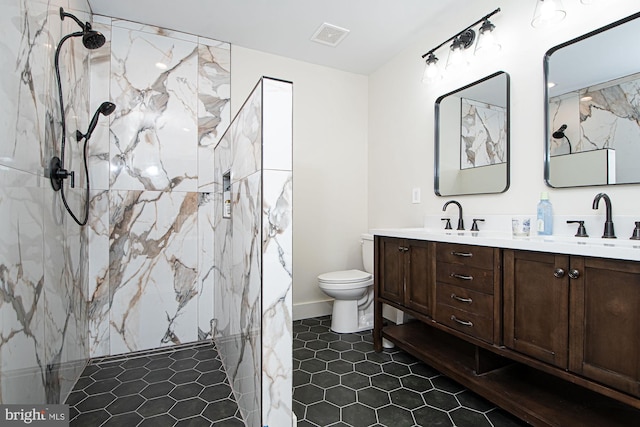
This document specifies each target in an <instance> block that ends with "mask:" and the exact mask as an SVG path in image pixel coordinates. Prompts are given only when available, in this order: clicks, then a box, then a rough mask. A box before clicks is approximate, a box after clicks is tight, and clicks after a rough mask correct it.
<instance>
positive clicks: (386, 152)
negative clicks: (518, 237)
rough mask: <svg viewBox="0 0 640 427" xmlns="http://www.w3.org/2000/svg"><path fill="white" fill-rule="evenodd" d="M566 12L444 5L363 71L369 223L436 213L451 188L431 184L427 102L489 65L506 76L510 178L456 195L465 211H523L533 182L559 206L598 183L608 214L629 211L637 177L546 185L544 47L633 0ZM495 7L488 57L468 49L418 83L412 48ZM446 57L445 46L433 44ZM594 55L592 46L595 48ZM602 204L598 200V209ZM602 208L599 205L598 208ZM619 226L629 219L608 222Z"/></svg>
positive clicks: (574, 4)
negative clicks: (540, 22) (463, 57)
mask: <svg viewBox="0 0 640 427" xmlns="http://www.w3.org/2000/svg"><path fill="white" fill-rule="evenodd" d="M564 6H565V9H566V10H567V17H566V18H565V20H564V21H562V22H561V23H560V24H557V25H556V26H555V27H553V28H547V29H534V28H532V27H531V26H530V21H531V18H532V15H533V10H534V7H535V2H534V1H521V0H518V1H516V0H510V1H505V0H502V1H497V0H486V1H482V2H469V5H468V7H467V9H465V10H458V9H456V10H451V11H449V12H448V13H447V14H444V15H442V16H441V17H440V19H438V21H437V23H436V25H434V26H432V27H430V28H429V29H428V32H426V31H425V33H424V34H423V35H422V36H421V37H419V38H417V40H416V42H415V43H414V44H413V45H411V46H409V47H407V48H406V49H405V50H404V51H403V52H401V53H400V54H399V55H397V56H396V57H395V58H394V59H393V60H392V61H390V62H388V63H387V64H385V65H384V66H383V67H381V68H380V69H379V70H377V71H376V72H374V73H373V74H372V75H370V76H369V227H370V228H377V227H408V226H422V224H423V217H424V215H425V214H433V215H438V214H439V213H440V212H441V209H442V205H443V204H444V202H446V201H447V200H449V199H451V198H448V197H447V198H445V197H437V196H435V194H434V193H433V170H434V166H433V141H434V103H435V100H436V98H437V97H438V96H440V95H442V94H445V93H448V92H451V91H452V90H455V89H457V88H459V87H462V86H464V85H466V84H468V83H471V82H473V81H476V80H478V79H480V78H482V77H484V76H487V75H489V74H491V73H493V72H495V71H498V70H503V71H506V72H507V73H509V74H510V76H511V188H510V189H509V190H508V191H507V192H506V193H503V194H495V195H474V196H456V197H455V199H457V200H459V201H460V202H461V203H462V205H463V206H464V208H465V216H466V214H467V213H468V214H469V216H471V215H474V216H475V215H482V214H508V213H516V214H518V213H520V214H530V213H533V212H535V207H536V204H537V202H538V199H539V195H540V192H541V191H548V192H549V195H550V199H551V202H552V203H553V207H554V212H555V213H556V214H559V215H575V216H576V217H577V218H578V217H580V216H581V215H588V214H589V215H591V214H593V213H594V211H593V210H592V209H591V203H592V200H593V197H594V196H595V194H596V193H598V192H600V191H606V192H607V194H609V196H611V199H612V201H613V210H614V215H615V214H619V215H623V214H624V215H630V214H638V208H639V207H640V201H639V199H638V197H637V194H638V191H639V187H638V186H637V185H636V186H634V185H624V186H614V187H590V188H580V189H551V188H548V187H546V186H545V184H544V179H543V150H544V99H543V96H544V93H543V68H542V63H543V62H542V61H543V56H544V54H545V52H546V51H547V50H548V49H549V48H551V47H553V46H555V45H557V44H560V43H561V42H564V41H567V40H569V39H572V38H574V37H577V36H579V35H581V34H584V33H586V32H589V31H591V30H594V29H596V28H599V27H602V26H604V25H606V24H609V23H611V22H613V21H616V20H618V19H620V18H623V17H625V16H628V15H630V14H632V13H634V12H637V11H638V5H637V4H636V2H632V1H628V0H626V1H625V0H611V1H606V2H605V1H601V2H599V3H598V4H594V5H589V6H586V5H582V4H581V3H580V2H579V1H577V0H572V1H565V2H564ZM496 7H500V8H501V9H502V11H501V12H500V13H498V14H497V15H495V16H494V17H493V18H492V19H491V20H492V22H493V23H494V24H495V25H496V34H497V35H499V36H500V41H501V44H502V50H501V51H500V52H499V53H498V54H497V56H495V57H494V58H483V57H472V58H471V65H470V67H469V68H468V69H467V70H466V71H465V72H458V73H455V74H454V73H446V74H445V77H444V78H443V79H442V80H441V81H439V82H438V83H436V84H433V85H425V84H423V83H421V81H420V80H421V74H422V71H423V65H424V61H423V60H421V59H420V56H421V55H422V54H424V53H425V52H427V51H428V50H429V49H431V48H433V47H435V46H437V45H438V44H440V43H441V42H442V41H444V40H445V39H447V38H448V37H451V36H453V35H454V34H456V33H457V32H458V31H461V30H462V29H464V26H465V25H469V24H470V23H472V22H474V21H475V20H477V19H478V18H480V17H482V16H484V15H486V14H487V13H489V12H491V11H492V10H494V9H495V8H496ZM438 54H439V57H440V64H441V65H444V64H445V63H446V59H447V56H446V48H444V49H440V50H438V51H437V52H436V55H438ZM593 58H594V60H597V55H594V57H593ZM414 187H420V188H421V189H422V203H421V204H412V203H411V190H412V188H414ZM601 211H604V209H601ZM602 215H604V213H602ZM616 228H617V229H618V230H619V233H620V235H623V233H627V231H628V233H629V235H631V232H632V230H633V224H616Z"/></svg>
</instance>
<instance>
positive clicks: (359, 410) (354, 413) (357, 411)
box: [342, 403, 378, 426]
mask: <svg viewBox="0 0 640 427" xmlns="http://www.w3.org/2000/svg"><path fill="white" fill-rule="evenodd" d="M377 420H378V419H377V417H376V411H374V410H373V409H371V408H369V407H367V406H364V405H361V404H359V403H354V404H352V405H349V406H345V407H344V408H342V421H344V422H347V423H349V425H351V426H370V425H372V424H375V423H376V421H377Z"/></svg>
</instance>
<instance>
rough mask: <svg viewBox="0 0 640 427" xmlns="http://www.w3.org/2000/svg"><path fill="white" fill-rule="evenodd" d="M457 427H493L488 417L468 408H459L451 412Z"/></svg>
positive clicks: (450, 414)
mask: <svg viewBox="0 0 640 427" xmlns="http://www.w3.org/2000/svg"><path fill="white" fill-rule="evenodd" d="M449 416H450V417H451V419H452V420H453V423H454V424H455V425H456V427H493V426H492V425H491V423H490V422H489V420H488V419H487V417H485V416H484V414H481V413H480V412H476V411H472V410H471V409H467V408H458V409H455V410H453V411H451V412H449Z"/></svg>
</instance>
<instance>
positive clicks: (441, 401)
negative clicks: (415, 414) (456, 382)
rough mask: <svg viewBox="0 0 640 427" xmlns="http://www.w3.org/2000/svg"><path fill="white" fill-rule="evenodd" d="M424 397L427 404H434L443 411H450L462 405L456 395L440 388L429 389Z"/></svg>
mask: <svg viewBox="0 0 640 427" xmlns="http://www.w3.org/2000/svg"><path fill="white" fill-rule="evenodd" d="M423 397H424V401H425V402H426V403H427V405H430V406H433V407H435V408H438V409H441V410H443V411H450V410H452V409H454V408H457V407H459V406H460V403H458V401H457V400H456V398H455V396H454V395H452V394H449V393H445V392H443V391H440V390H431V391H428V392H426V393H424V395H423Z"/></svg>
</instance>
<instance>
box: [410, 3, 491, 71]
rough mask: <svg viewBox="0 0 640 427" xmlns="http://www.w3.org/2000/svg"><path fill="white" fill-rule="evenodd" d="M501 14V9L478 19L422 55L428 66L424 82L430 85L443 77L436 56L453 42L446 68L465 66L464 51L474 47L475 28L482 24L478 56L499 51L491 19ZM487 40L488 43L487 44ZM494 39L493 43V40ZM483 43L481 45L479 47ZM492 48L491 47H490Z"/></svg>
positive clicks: (477, 50)
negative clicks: (482, 53) (479, 53)
mask: <svg viewBox="0 0 640 427" xmlns="http://www.w3.org/2000/svg"><path fill="white" fill-rule="evenodd" d="M498 12H500V8H497V9H496V10H494V11H493V12H491V13H489V14H488V15H486V16H483V17H482V18H480V19H478V20H477V21H476V22H474V23H473V24H471V25H469V26H468V27H466V28H465V29H464V30H462V31H460V32H458V33H457V34H455V35H454V36H453V37H449V38H448V39H446V40H445V41H443V42H442V43H440V44H439V45H438V46H436V47H434V48H433V49H431V50H429V51H428V52H427V53H425V54H424V55H422V59H425V58H426V60H425V61H426V65H425V69H424V73H423V74H422V81H423V82H425V83H430V82H433V81H435V80H436V79H438V78H439V77H442V76H441V75H440V71H439V69H438V57H437V56H436V54H435V52H436V50H438V49H440V48H441V47H442V46H444V45H445V44H447V43H448V42H452V43H451V45H450V52H449V57H448V59H447V66H446V68H447V69H449V68H452V67H456V66H457V65H460V64H464V63H465V62H466V58H465V57H464V51H465V50H466V49H468V48H469V47H471V46H473V43H474V42H476V39H477V38H476V32H475V30H474V27H475V26H477V25H479V24H480V23H482V26H481V27H480V28H479V30H478V31H479V33H480V37H479V38H480V40H479V41H478V42H477V43H476V49H475V50H476V54H477V53H478V52H485V51H486V52H489V51H491V50H493V51H495V50H499V49H500V45H499V44H497V43H496V42H495V36H494V35H493V30H494V29H495V28H496V27H495V25H493V24H492V23H491V22H490V21H489V18H491V17H492V16H493V15H495V14H496V13H498ZM485 38H486V43H487V44H485V41H484V40H485ZM491 39H493V41H492V40H491ZM480 43H481V45H479V44H480ZM489 46H491V47H489Z"/></svg>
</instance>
